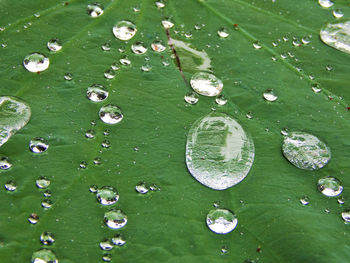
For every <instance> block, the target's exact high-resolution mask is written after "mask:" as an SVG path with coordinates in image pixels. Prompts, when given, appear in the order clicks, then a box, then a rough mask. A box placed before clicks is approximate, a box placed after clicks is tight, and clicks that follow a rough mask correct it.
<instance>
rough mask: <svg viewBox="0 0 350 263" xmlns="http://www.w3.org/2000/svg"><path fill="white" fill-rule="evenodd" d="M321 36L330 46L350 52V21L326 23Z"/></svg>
mask: <svg viewBox="0 0 350 263" xmlns="http://www.w3.org/2000/svg"><path fill="white" fill-rule="evenodd" d="M320 37H321V40H322V41H323V42H324V43H325V44H327V45H328V46H331V47H333V48H336V49H338V50H340V51H342V52H345V53H348V54H350V21H344V22H333V23H328V24H326V25H325V26H323V27H322V28H321V31H320Z"/></svg>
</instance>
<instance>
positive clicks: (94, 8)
mask: <svg viewBox="0 0 350 263" xmlns="http://www.w3.org/2000/svg"><path fill="white" fill-rule="evenodd" d="M86 11H87V14H88V15H89V16H91V17H93V18H95V17H99V16H101V15H102V14H103V6H102V5H101V4H99V3H94V4H90V5H88V6H87V9H86Z"/></svg>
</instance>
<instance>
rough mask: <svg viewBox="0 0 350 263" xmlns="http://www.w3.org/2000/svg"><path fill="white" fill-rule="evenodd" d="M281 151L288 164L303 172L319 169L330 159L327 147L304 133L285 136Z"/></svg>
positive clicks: (314, 137) (312, 136)
mask: <svg viewBox="0 0 350 263" xmlns="http://www.w3.org/2000/svg"><path fill="white" fill-rule="evenodd" d="M282 151H283V155H284V157H286V158H287V160H288V161H289V162H291V163H292V164H293V165H295V166H296V167H298V168H300V169H305V170H318V169H321V168H322V167H323V166H325V165H326V164H327V163H328V162H329V160H330V159H331V152H330V150H329V149H328V147H327V145H326V144H325V143H324V142H322V141H320V140H319V139H318V138H317V137H316V136H314V135H311V134H308V133H305V132H291V133H290V134H289V135H288V136H285V137H284V142H283V145H282Z"/></svg>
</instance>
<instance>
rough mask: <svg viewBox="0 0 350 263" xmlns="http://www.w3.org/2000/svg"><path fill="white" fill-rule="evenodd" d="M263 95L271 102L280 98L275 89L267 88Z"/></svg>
mask: <svg viewBox="0 0 350 263" xmlns="http://www.w3.org/2000/svg"><path fill="white" fill-rule="evenodd" d="M263 97H264V99H265V100H267V101H269V102H274V101H276V100H277V99H278V97H277V95H276V93H275V91H274V90H273V89H267V90H265V92H264V93H263Z"/></svg>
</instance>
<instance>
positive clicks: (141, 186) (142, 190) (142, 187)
mask: <svg viewBox="0 0 350 263" xmlns="http://www.w3.org/2000/svg"><path fill="white" fill-rule="evenodd" d="M135 190H136V192H138V193H139V194H147V192H148V191H149V188H148V187H147V185H146V183H145V182H139V183H138V184H137V185H136V186H135Z"/></svg>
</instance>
